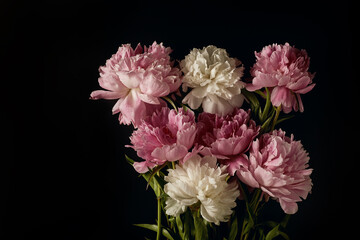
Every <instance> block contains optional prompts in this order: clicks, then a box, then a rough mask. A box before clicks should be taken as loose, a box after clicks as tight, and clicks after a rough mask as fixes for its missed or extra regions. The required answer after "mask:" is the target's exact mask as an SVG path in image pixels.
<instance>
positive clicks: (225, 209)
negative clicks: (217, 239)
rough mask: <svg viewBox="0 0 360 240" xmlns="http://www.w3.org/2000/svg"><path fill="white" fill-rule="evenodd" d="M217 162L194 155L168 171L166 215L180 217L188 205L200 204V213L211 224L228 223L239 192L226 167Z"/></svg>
mask: <svg viewBox="0 0 360 240" xmlns="http://www.w3.org/2000/svg"><path fill="white" fill-rule="evenodd" d="M216 162H217V159H216V157H213V156H205V157H203V158H201V157H200V156H199V155H194V156H192V157H191V158H189V159H188V160H187V161H186V162H185V163H184V164H183V165H176V168H175V169H169V170H168V171H169V174H168V176H165V181H167V182H168V183H167V184H165V187H164V191H165V193H166V194H167V195H168V196H169V197H168V199H167V200H166V206H165V210H166V214H168V215H171V216H179V215H180V214H181V213H184V212H185V211H186V209H187V207H188V206H193V205H195V206H198V205H200V213H201V215H202V216H203V218H204V219H206V220H207V221H208V222H213V223H215V224H216V225H219V224H220V222H226V221H228V220H229V218H230V216H231V214H232V208H234V207H235V206H236V203H235V200H236V198H237V197H238V196H239V195H240V192H239V190H238V186H237V184H236V182H235V181H234V182H230V183H228V182H227V181H226V177H227V175H228V174H227V173H225V172H226V171H225V170H226V166H222V167H218V166H217V165H216Z"/></svg>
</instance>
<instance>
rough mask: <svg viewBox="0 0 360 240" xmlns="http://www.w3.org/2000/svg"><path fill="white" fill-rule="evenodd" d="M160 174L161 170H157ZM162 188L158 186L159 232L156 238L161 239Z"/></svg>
mask: <svg viewBox="0 0 360 240" xmlns="http://www.w3.org/2000/svg"><path fill="white" fill-rule="evenodd" d="M157 174H158V176H160V174H159V172H157ZM160 195H161V189H160V186H158V197H157V227H158V229H157V233H156V240H160V236H161V198H160Z"/></svg>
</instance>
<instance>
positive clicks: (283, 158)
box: [237, 130, 312, 214]
mask: <svg viewBox="0 0 360 240" xmlns="http://www.w3.org/2000/svg"><path fill="white" fill-rule="evenodd" d="M308 162H309V157H308V154H307V152H306V151H305V150H304V148H303V146H302V144H301V142H300V141H295V140H294V136H293V135H291V137H290V138H289V137H286V136H285V132H284V131H282V130H274V131H273V132H272V133H270V134H269V133H266V134H264V135H262V136H261V137H260V139H256V140H255V141H254V142H253V144H252V147H251V149H250V157H249V159H248V160H245V159H243V163H242V164H241V168H240V169H239V170H238V171H237V176H238V177H239V179H240V180H241V181H242V182H244V183H245V184H247V185H249V186H250V187H253V188H261V190H262V191H263V192H265V193H266V194H268V195H269V196H271V197H273V198H276V199H278V200H279V202H280V205H281V208H282V209H283V210H284V212H285V213H287V214H294V213H296V212H297V210H298V206H297V202H299V201H301V198H302V199H306V197H307V195H308V193H309V192H310V190H311V187H312V182H311V179H310V174H311V172H312V169H307V168H308V166H309V165H308Z"/></svg>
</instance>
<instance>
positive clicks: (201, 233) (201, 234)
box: [193, 211, 209, 240]
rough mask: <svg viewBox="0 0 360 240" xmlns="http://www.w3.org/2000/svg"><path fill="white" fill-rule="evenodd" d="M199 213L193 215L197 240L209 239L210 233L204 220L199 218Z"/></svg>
mask: <svg viewBox="0 0 360 240" xmlns="http://www.w3.org/2000/svg"><path fill="white" fill-rule="evenodd" d="M198 215H199V212H198V211H196V212H194V214H193V217H194V226H195V240H203V239H209V237H208V231H207V227H206V224H205V222H204V219H203V218H202V217H201V216H198Z"/></svg>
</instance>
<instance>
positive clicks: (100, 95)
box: [90, 90, 122, 100]
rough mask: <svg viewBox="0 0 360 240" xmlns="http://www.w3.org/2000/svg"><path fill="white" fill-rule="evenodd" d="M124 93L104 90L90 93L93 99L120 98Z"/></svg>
mask: <svg viewBox="0 0 360 240" xmlns="http://www.w3.org/2000/svg"><path fill="white" fill-rule="evenodd" d="M121 96H122V94H121V93H119V92H110V91H104V90H96V91H93V92H92V93H91V94H90V98H91V99H93V100H97V99H119V98H121Z"/></svg>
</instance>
